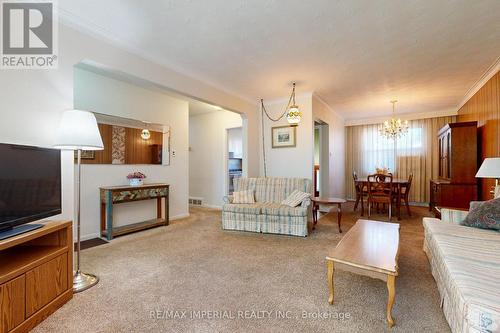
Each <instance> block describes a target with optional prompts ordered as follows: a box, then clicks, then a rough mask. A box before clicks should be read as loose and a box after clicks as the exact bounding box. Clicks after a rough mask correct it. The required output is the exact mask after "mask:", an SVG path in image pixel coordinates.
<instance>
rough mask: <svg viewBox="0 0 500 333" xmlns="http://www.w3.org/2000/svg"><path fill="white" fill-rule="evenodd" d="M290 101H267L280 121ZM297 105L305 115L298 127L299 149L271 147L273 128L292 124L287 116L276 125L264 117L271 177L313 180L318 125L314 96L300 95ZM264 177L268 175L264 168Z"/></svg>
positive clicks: (297, 147) (268, 108)
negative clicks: (316, 126) (315, 139)
mask: <svg viewBox="0 0 500 333" xmlns="http://www.w3.org/2000/svg"><path fill="white" fill-rule="evenodd" d="M287 101H288V99H286V100H284V99H280V100H278V101H271V102H266V101H264V103H265V106H266V109H267V111H268V113H269V114H270V116H271V117H273V118H277V117H278V116H279V115H280V114H281V113H282V112H283V111H284V107H285V105H286V103H287ZM296 103H297V105H298V106H299V108H300V111H301V112H302V120H301V121H300V124H299V126H297V127H296V128H297V136H296V140H297V146H296V147H291V148H271V147H272V142H271V128H272V127H276V126H283V125H288V121H287V120H286V117H283V118H282V119H281V120H280V121H278V122H272V121H271V120H269V119H268V118H267V117H266V116H265V115H264V139H265V151H266V160H267V176H268V177H299V178H308V179H311V180H312V179H313V164H314V132H313V129H314V123H313V117H312V94H310V93H307V94H301V95H297V97H296ZM260 140H261V141H260V142H261V143H260V144H261V145H262V138H261V139H260ZM261 147H262V146H261ZM261 150H262V149H261ZM261 164H263V163H261ZM261 175H264V171H263V165H261Z"/></svg>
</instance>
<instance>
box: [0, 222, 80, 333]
mask: <svg viewBox="0 0 500 333" xmlns="http://www.w3.org/2000/svg"><path fill="white" fill-rule="evenodd" d="M72 297H73V231H72V222H71V221H48V222H45V223H44V226H43V227H42V228H39V229H36V230H33V231H30V232H27V233H24V234H21V235H17V236H14V237H11V238H7V239H4V240H2V241H0V333H7V332H9V333H13V332H15V333H18V332H28V331H29V330H31V329H32V328H33V327H35V326H36V325H38V324H39V323H40V322H41V321H43V320H44V319H45V318H47V317H48V316H49V315H50V314H51V313H53V312H54V311H56V310H57V309H58V308H60V307H61V306H62V305H63V304H64V303H66V302H67V301H69V300H70V299H71V298H72Z"/></svg>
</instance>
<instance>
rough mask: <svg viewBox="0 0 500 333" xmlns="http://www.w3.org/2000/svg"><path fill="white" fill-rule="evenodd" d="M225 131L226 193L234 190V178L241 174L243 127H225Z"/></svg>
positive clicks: (231, 192)
mask: <svg viewBox="0 0 500 333" xmlns="http://www.w3.org/2000/svg"><path fill="white" fill-rule="evenodd" d="M226 132H227V150H226V156H227V168H226V179H227V189H226V193H227V194H228V195H231V194H233V192H234V179H237V178H240V177H241V176H242V174H243V128H242V127H235V128H228V129H226Z"/></svg>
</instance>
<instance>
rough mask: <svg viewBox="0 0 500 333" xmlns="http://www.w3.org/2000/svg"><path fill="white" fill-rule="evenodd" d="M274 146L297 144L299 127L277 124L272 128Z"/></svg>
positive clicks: (284, 146) (287, 146)
mask: <svg viewBox="0 0 500 333" xmlns="http://www.w3.org/2000/svg"><path fill="white" fill-rule="evenodd" d="M271 137H272V147H273V148H289V147H295V146H296V145H297V127H290V126H276V127H273V128H271Z"/></svg>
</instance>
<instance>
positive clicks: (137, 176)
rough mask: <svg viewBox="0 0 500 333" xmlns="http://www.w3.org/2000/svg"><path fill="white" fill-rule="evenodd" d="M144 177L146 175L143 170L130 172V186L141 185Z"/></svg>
mask: <svg viewBox="0 0 500 333" xmlns="http://www.w3.org/2000/svg"><path fill="white" fill-rule="evenodd" d="M144 178H146V175H145V174H143V173H142V172H139V171H136V172H133V173H129V174H128V175H127V179H128V183H129V185H130V186H141V185H143V183H144Z"/></svg>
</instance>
